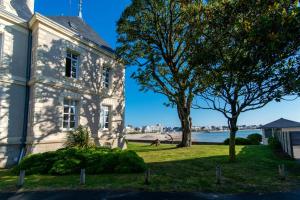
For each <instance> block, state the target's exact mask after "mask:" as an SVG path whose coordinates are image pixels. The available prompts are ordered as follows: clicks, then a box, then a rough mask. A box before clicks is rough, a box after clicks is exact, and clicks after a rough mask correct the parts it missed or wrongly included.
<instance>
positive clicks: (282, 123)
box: [261, 118, 300, 129]
mask: <svg viewBox="0 0 300 200" xmlns="http://www.w3.org/2000/svg"><path fill="white" fill-rule="evenodd" d="M261 128H262V129H267V128H300V123H299V122H295V121H291V120H287V119H283V118H281V119H278V120H276V121H274V122H271V123H268V124H266V125H264V126H262V127H261Z"/></svg>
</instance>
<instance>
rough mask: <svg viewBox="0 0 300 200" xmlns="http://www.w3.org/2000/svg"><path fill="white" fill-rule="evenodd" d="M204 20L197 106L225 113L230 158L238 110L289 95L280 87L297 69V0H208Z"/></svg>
mask: <svg viewBox="0 0 300 200" xmlns="http://www.w3.org/2000/svg"><path fill="white" fill-rule="evenodd" d="M203 19H204V21H205V31H204V34H202V33H201V34H200V37H199V38H200V39H199V43H198V44H197V48H196V49H195V52H194V53H195V54H194V63H196V64H198V70H199V72H201V74H200V75H199V76H198V80H199V82H202V83H205V84H206V85H207V87H206V88H204V89H203V90H199V92H198V95H199V97H200V98H199V101H198V102H197V106H196V107H197V108H203V109H211V110H216V111H219V112H221V113H222V114H223V115H224V116H225V117H226V119H227V121H228V126H229V128H230V146H229V155H230V160H232V161H233V160H235V156H236V155H235V136H236V132H237V131H238V126H237V122H238V119H239V116H240V114H241V113H244V112H247V111H251V110H255V109H259V108H262V107H264V106H265V105H266V104H268V103H269V102H271V101H273V100H280V99H281V97H283V96H284V95H287V94H288V93H289V91H287V90H285V87H284V85H286V84H287V82H288V77H289V76H291V75H292V74H293V73H295V72H297V71H299V69H297V68H299V55H297V52H299V44H300V15H299V7H298V6H297V1H295V0H294V1H293V0H272V1H262V0H259V1H257V0H221V1H211V3H209V4H208V5H207V7H206V11H205V14H204V15H203ZM203 59H205V60H206V62H207V63H208V64H207V63H206V64H205V62H203ZM297 63H298V64H297ZM203 74H206V76H203ZM297 76H298V75H296V76H295V77H296V78H297ZM298 77H299V76H298ZM197 100H198V99H197Z"/></svg>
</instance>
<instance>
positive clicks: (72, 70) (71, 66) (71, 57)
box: [65, 51, 79, 78]
mask: <svg viewBox="0 0 300 200" xmlns="http://www.w3.org/2000/svg"><path fill="white" fill-rule="evenodd" d="M78 61H79V55H78V54H76V53H73V52H71V51H68V52H67V57H66V74H65V75H66V77H70V78H78V66H79V62H78Z"/></svg>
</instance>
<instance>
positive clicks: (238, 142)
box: [224, 137, 252, 145]
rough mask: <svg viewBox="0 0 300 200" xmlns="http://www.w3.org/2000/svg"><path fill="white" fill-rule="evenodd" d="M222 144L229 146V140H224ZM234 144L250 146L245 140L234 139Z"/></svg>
mask: <svg viewBox="0 0 300 200" xmlns="http://www.w3.org/2000/svg"><path fill="white" fill-rule="evenodd" d="M224 144H226V145H229V138H227V139H226V140H224ZM235 144H236V145H251V144H252V143H251V141H250V140H249V139H247V138H239V137H237V138H235Z"/></svg>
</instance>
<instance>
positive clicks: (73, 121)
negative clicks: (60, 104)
mask: <svg viewBox="0 0 300 200" xmlns="http://www.w3.org/2000/svg"><path fill="white" fill-rule="evenodd" d="M63 117H64V119H63V128H64V129H74V128H76V126H77V118H78V116H77V101H74V100H72V99H65V100H64V116H63Z"/></svg>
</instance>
